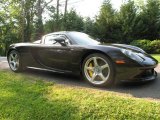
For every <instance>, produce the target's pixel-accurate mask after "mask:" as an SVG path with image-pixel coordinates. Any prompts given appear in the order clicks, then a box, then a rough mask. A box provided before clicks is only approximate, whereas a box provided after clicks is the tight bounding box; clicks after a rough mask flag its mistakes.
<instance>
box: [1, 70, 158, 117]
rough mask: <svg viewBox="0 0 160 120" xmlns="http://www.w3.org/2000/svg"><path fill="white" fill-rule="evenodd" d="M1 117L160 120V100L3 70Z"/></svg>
mask: <svg viewBox="0 0 160 120" xmlns="http://www.w3.org/2000/svg"><path fill="white" fill-rule="evenodd" d="M0 119H6V120H19V119H21V120H42V119H43V120H81V119H83V120H86V119H88V120H94V119H95V120H107V119H111V120H113V119H117V120H124V119H132V120H142V119H145V120H147V119H148V120H153V119H154V120H155V119H157V120H160V101H155V100H148V99H138V98H133V97H132V96H130V95H123V94H118V93H115V92H108V91H101V90H95V89H90V88H79V87H69V86H64V85H57V84H53V83H52V82H46V81H44V80H40V79H37V78H33V77H31V76H25V75H22V74H15V73H12V72H8V71H0Z"/></svg>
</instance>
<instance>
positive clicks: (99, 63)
mask: <svg viewBox="0 0 160 120" xmlns="http://www.w3.org/2000/svg"><path fill="white" fill-rule="evenodd" d="M84 73H85V76H86V78H87V79H88V81H89V82H91V83H92V84H95V85H100V84H103V83H105V82H106V81H107V80H108V78H109V75H110V68H109V65H108V62H107V61H106V60H105V59H104V58H102V57H91V58H89V59H88V60H87V61H86V63H85V65H84Z"/></svg>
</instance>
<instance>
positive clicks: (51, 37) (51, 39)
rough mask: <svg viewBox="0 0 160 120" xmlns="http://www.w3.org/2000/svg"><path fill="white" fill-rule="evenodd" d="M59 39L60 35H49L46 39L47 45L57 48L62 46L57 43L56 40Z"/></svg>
mask: <svg viewBox="0 0 160 120" xmlns="http://www.w3.org/2000/svg"><path fill="white" fill-rule="evenodd" d="M56 37H58V35H49V36H46V37H45V41H44V42H45V43H44V44H47V45H55V46H61V44H59V43H58V42H56V41H55V40H54V39H55V38H56Z"/></svg>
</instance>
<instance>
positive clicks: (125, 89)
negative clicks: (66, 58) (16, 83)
mask: <svg viewBox="0 0 160 120" xmlns="http://www.w3.org/2000/svg"><path fill="white" fill-rule="evenodd" d="M0 69H6V70H9V66H8V63H7V61H6V58H2V57H0ZM155 70H156V71H157V72H158V77H157V80H155V81H153V82H148V83H143V84H124V83H123V84H119V85H116V86H114V87H112V88H96V87H92V86H90V85H89V84H88V83H86V82H85V81H83V80H82V79H81V78H79V77H77V76H73V75H67V74H58V73H52V72H44V71H36V70H28V71H26V72H24V73H23V74H27V75H32V76H35V77H39V78H42V79H45V80H49V81H54V82H55V83H58V84H65V85H70V86H74V87H87V88H94V89H101V90H104V91H106V90H107V91H113V92H118V93H125V94H129V95H132V96H134V97H138V98H151V99H152V98H153V99H160V64H159V65H158V67H157V68H156V69H155Z"/></svg>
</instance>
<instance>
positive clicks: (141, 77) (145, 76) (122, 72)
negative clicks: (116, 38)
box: [116, 64, 157, 82]
mask: <svg viewBox="0 0 160 120" xmlns="http://www.w3.org/2000/svg"><path fill="white" fill-rule="evenodd" d="M156 66H157V64H155V65H152V66H142V67H134V66H130V67H127V66H119V67H118V68H117V72H116V73H117V74H116V81H125V82H143V81H152V80H155V79H156V77H157V72H156V71H155V70H154V68H155V67H156Z"/></svg>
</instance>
